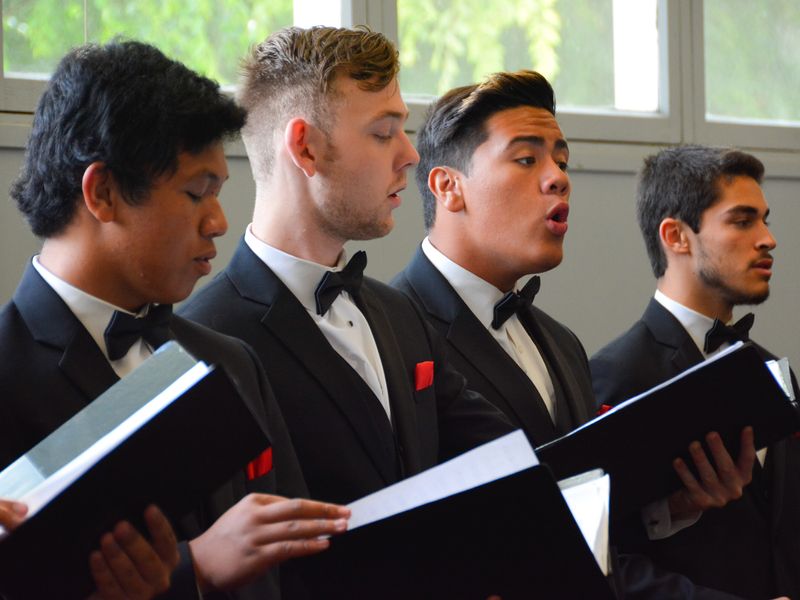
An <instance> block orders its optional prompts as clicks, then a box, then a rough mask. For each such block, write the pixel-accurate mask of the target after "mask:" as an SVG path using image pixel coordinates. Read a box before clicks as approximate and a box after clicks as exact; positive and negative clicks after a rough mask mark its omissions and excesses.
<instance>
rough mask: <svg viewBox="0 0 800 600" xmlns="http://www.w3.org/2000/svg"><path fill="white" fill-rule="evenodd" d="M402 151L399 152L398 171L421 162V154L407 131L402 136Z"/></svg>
mask: <svg viewBox="0 0 800 600" xmlns="http://www.w3.org/2000/svg"><path fill="white" fill-rule="evenodd" d="M400 144H401V147H400V151H399V152H398V154H397V160H396V169H395V170H396V171H402V170H404V169H407V168H408V167H413V166H414V165H416V164H418V163H419V154H418V153H417V149H416V148H414V144H412V143H411V139H410V138H409V137H408V134H406V132H405V131H403V133H402V135H401V136H400Z"/></svg>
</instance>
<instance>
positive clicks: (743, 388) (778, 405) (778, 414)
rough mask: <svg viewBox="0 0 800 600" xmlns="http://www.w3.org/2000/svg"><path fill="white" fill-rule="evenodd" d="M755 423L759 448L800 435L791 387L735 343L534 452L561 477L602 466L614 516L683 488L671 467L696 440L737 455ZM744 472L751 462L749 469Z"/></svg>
mask: <svg viewBox="0 0 800 600" xmlns="http://www.w3.org/2000/svg"><path fill="white" fill-rule="evenodd" d="M748 425H749V426H752V427H753V430H754V439H755V447H756V448H762V447H765V446H767V445H769V444H771V443H773V442H776V441H778V440H780V439H782V438H785V437H787V436H789V435H791V434H793V433H795V432H797V431H798V430H800V410H799V409H798V406H797V404H796V403H795V402H794V400H793V399H792V394H791V393H790V388H788V387H787V385H786V382H785V381H782V380H781V379H780V378H779V376H778V375H777V374H776V372H775V370H774V369H773V368H772V367H769V366H768V365H765V363H764V360H763V358H762V357H761V355H760V354H759V352H758V350H757V349H756V348H755V347H754V346H753V345H752V344H744V345H742V344H738V345H734V346H731V347H730V348H728V349H727V350H725V351H723V352H721V353H720V354H718V355H716V356H714V357H713V358H711V359H709V360H707V361H705V362H703V363H700V364H699V365H696V366H695V367H693V368H691V369H688V370H686V371H684V372H683V373H681V374H680V375H678V376H677V377H674V378H673V379H670V380H669V381H665V382H664V383H662V384H660V385H658V386H656V387H654V388H652V389H651V390H648V391H646V392H644V393H643V394H640V395H639V396H637V397H635V398H631V399H630V400H628V401H626V402H624V403H622V404H619V405H618V406H616V407H614V408H613V409H611V410H609V411H608V412H606V413H604V414H602V415H601V416H600V417H598V418H596V419H595V420H593V421H590V422H589V423H587V424H585V425H583V426H582V427H579V428H577V429H575V430H574V431H572V432H570V433H568V434H567V435H565V436H563V437H561V438H559V439H557V440H554V441H552V442H550V443H548V444H545V445H544V446H541V447H539V448H537V449H536V453H537V455H538V456H539V458H540V460H541V461H542V462H544V463H547V464H548V465H549V466H550V468H551V469H552V470H553V472H554V473H555V475H556V477H558V478H563V477H569V476H571V475H574V474H576V473H581V472H584V471H587V470H589V469H594V468H601V469H603V470H604V471H605V472H606V473H609V474H610V475H611V495H612V500H611V506H612V507H613V512H614V516H615V518H617V517H624V516H625V515H628V514H631V513H632V512H636V511H639V510H640V509H641V508H642V507H643V506H644V505H646V504H647V503H648V502H652V501H654V500H658V499H661V498H664V497H667V496H668V495H670V494H671V493H673V492H675V491H676V490H679V489H680V488H681V485H682V483H681V480H680V479H679V478H678V475H677V474H676V473H675V471H674V469H673V461H674V460H675V457H676V456H683V457H684V460H686V459H687V458H688V457H687V448H688V447H689V445H690V443H692V441H693V440H702V439H704V436H705V435H706V434H707V433H708V432H712V431H715V432H718V433H719V435H720V436H721V438H722V440H723V442H724V445H725V448H727V449H728V450H729V451H730V452H731V453H732V454H733V455H737V456H738V454H739V450H740V439H741V432H742V429H743V428H744V427H746V426H748ZM744 470H747V469H746V465H744Z"/></svg>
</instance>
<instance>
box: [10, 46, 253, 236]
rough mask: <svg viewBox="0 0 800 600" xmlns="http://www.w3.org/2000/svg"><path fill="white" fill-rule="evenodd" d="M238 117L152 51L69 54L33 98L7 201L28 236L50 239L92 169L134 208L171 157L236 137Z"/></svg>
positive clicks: (207, 83) (173, 165) (210, 90)
mask: <svg viewBox="0 0 800 600" xmlns="http://www.w3.org/2000/svg"><path fill="white" fill-rule="evenodd" d="M245 117H246V115H245V112H244V111H243V110H242V109H241V108H239V107H238V106H236V104H235V102H234V101H233V100H232V99H231V98H228V97H226V96H224V95H223V94H222V93H221V92H220V90H219V86H218V85H217V84H216V83H215V82H213V81H211V80H210V79H206V78H205V77H202V76H200V75H198V74H197V73H195V72H194V71H191V70H190V69H188V68H187V67H185V66H184V65H182V64H181V63H179V62H176V61H174V60H171V59H169V58H167V57H166V56H164V54H162V53H161V52H160V51H159V50H158V49H156V48H154V47H153V46H150V45H147V44H143V43H140V42H135V41H125V40H115V41H113V42H111V43H108V44H105V45H97V44H89V45H85V46H81V47H78V48H75V49H73V50H71V51H70V52H69V53H68V54H67V55H66V56H65V57H64V58H62V59H61V62H60V63H59V65H58V68H57V69H56V71H55V73H53V76H52V78H51V79H50V82H49V84H48V85H47V89H46V90H45V92H44V94H43V95H42V97H41V99H40V100H39V104H38V106H37V108H36V113H35V114H34V117H33V126H32V128H31V135H30V138H29V139H28V144H27V148H26V153H25V160H24V163H23V167H22V170H21V172H20V174H19V176H18V178H17V180H16V181H15V182H14V184H13V185H12V187H11V197H12V198H14V200H15V201H16V203H17V207H18V208H19V210H20V211H21V212H22V214H23V215H24V216H25V218H26V219H27V221H28V223H29V225H30V227H31V230H32V231H33V233H34V234H35V235H37V236H39V237H44V238H47V237H52V236H54V235H57V234H59V233H62V232H63V230H64V229H65V228H66V227H67V226H68V225H69V223H70V222H71V221H72V219H73V217H74V215H75V212H76V210H77V206H78V201H79V199H80V198H81V197H82V180H83V174H84V172H85V171H86V168H87V167H88V166H89V165H90V164H92V163H94V162H102V163H104V164H105V167H106V169H108V171H109V172H110V173H111V174H112V175H113V177H114V179H115V181H116V183H117V185H118V187H119V190H120V193H121V194H122V196H123V198H124V200H125V201H126V202H128V203H129V204H140V203H142V202H144V201H145V200H146V198H147V196H148V193H149V191H150V189H151V188H152V185H153V183H154V181H155V179H156V178H158V177H160V176H162V175H165V174H172V173H174V172H175V170H176V169H177V167H178V154H179V153H181V152H190V153H197V152H200V151H202V150H204V149H205V148H207V147H208V146H209V145H210V144H212V143H214V142H217V141H221V140H222V139H223V138H225V137H227V136H230V135H234V134H235V133H236V132H238V131H239V129H241V127H242V125H244V122H245Z"/></svg>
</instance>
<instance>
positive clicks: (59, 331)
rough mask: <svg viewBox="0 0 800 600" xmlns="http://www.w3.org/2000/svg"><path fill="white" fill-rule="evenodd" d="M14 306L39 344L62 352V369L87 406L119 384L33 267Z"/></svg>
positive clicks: (78, 323) (15, 297)
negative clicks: (84, 399)
mask: <svg viewBox="0 0 800 600" xmlns="http://www.w3.org/2000/svg"><path fill="white" fill-rule="evenodd" d="M14 303H15V304H16V306H17V309H18V310H19V312H20V315H21V316H22V318H23V319H24V320H25V324H26V325H27V326H28V329H29V330H30V331H31V334H32V335H33V338H34V339H35V340H36V341H37V342H39V343H41V344H46V345H48V346H52V347H53V348H58V349H60V350H62V355H61V359H60V361H59V363H58V365H59V368H60V369H61V371H62V372H63V373H64V376H65V377H66V378H67V379H69V380H70V381H71V382H72V383H73V384H74V385H75V386H76V387H77V388H78V389H79V390H80V391H81V393H82V394H83V395H84V396H85V398H86V403H87V404H88V403H89V402H91V401H92V400H94V399H95V398H96V397H97V396H99V395H100V394H102V393H103V392H104V391H106V390H107V389H108V388H109V387H111V386H112V385H113V384H114V383H116V382H117V381H119V377H117V374H116V373H115V372H114V370H113V369H112V368H111V365H110V364H109V363H108V360H107V359H106V357H105V356H104V355H103V352H102V351H101V350H100V348H99V347H98V346H97V344H96V343H95V342H94V340H93V339H92V337H91V336H90V335H89V332H88V331H86V329H85V328H84V327H83V325H81V323H80V321H78V319H77V317H75V315H74V314H73V313H72V311H71V310H70V309H69V307H67V305H66V304H64V301H63V300H61V298H60V297H59V296H58V294H56V293H55V291H54V290H53V288H51V287H50V286H49V285H48V284H47V283H46V282H45V281H44V279H42V277H41V275H39V273H38V272H37V271H36V269H34V267H33V266H32V265H30V266H28V268H27V269H26V271H25V274H24V275H23V277H22V281H21V282H20V285H19V287H18V288H17V291H16V293H15V294H14Z"/></svg>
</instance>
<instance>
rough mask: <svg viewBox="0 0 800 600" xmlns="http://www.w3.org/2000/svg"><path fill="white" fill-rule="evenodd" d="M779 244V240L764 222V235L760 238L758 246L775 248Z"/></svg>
mask: <svg viewBox="0 0 800 600" xmlns="http://www.w3.org/2000/svg"><path fill="white" fill-rule="evenodd" d="M777 245H778V242H777V241H776V240H775V237H774V236H773V235H772V232H771V231H770V230H769V227H768V226H767V224H766V223H764V235H763V236H761V239H759V241H758V247H759V248H760V249H765V250H774V249H775V247H776V246H777Z"/></svg>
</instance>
